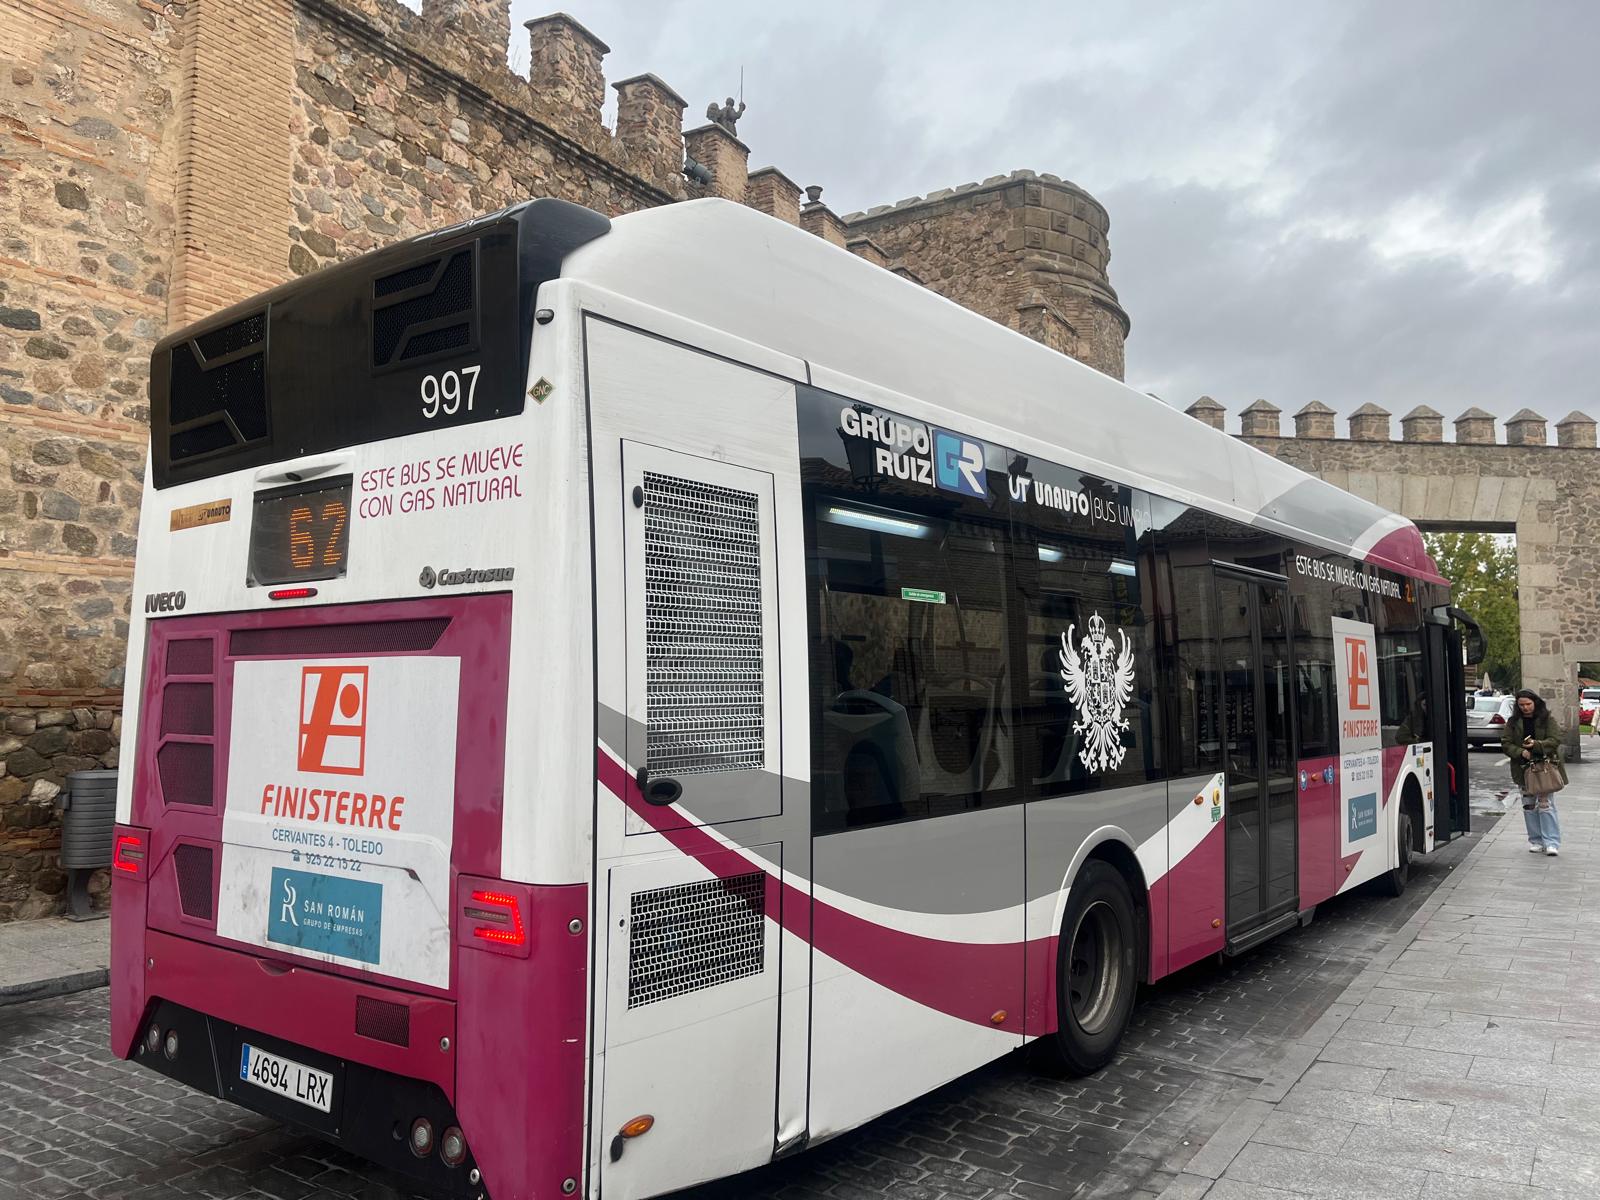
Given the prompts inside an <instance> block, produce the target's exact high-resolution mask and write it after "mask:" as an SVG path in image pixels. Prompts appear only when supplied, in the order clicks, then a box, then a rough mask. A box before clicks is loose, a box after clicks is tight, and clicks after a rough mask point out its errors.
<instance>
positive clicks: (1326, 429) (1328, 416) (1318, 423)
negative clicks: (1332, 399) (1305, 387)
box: [1294, 400, 1337, 438]
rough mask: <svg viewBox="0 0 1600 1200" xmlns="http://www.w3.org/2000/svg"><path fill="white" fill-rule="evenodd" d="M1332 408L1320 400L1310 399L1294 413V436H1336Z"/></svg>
mask: <svg viewBox="0 0 1600 1200" xmlns="http://www.w3.org/2000/svg"><path fill="white" fill-rule="evenodd" d="M1335 415H1336V414H1335V413H1334V411H1333V409H1331V408H1329V407H1328V406H1327V405H1326V404H1324V403H1322V401H1320V400H1312V401H1311V402H1309V403H1308V404H1307V405H1306V406H1305V407H1304V408H1302V409H1301V410H1300V411H1299V412H1297V413H1295V414H1294V435H1295V437H1310V438H1331V437H1334V436H1336V433H1337V431H1336V430H1335V429H1334V424H1333V419H1334V417H1335Z"/></svg>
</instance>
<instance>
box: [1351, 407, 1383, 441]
mask: <svg viewBox="0 0 1600 1200" xmlns="http://www.w3.org/2000/svg"><path fill="white" fill-rule="evenodd" d="M1389 417H1390V412H1389V410H1388V409H1387V408H1379V407H1378V406H1377V405H1376V404H1373V403H1371V402H1368V403H1366V404H1363V405H1362V406H1361V407H1360V408H1358V409H1356V410H1355V412H1353V413H1351V414H1350V437H1351V439H1352V440H1354V441H1358V442H1387V441H1389Z"/></svg>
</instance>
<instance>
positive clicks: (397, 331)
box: [372, 243, 478, 369]
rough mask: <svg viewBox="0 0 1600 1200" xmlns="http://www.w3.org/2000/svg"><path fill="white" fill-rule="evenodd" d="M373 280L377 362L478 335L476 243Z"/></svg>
mask: <svg viewBox="0 0 1600 1200" xmlns="http://www.w3.org/2000/svg"><path fill="white" fill-rule="evenodd" d="M476 245H477V243H473V244H472V245H470V246H463V247H462V248H461V249H459V250H457V251H455V252H454V253H453V254H449V255H441V256H440V257H438V258H435V259H430V260H428V261H427V262H424V263H417V264H415V265H413V266H409V267H406V268H405V269H404V270H401V271H395V272H393V273H391V274H389V275H384V276H382V277H381V278H379V279H375V280H373V281H372V365H373V367H374V368H379V369H381V368H383V367H392V366H396V365H398V364H400V363H403V362H411V361H414V360H416V359H421V358H427V357H428V356H430V355H433V354H438V353H440V352H441V351H444V350H464V349H466V348H467V347H469V346H471V345H472V344H473V343H474V342H475V341H476V340H477V318H478V313H477V297H478V291H477V283H476V278H475V276H476V271H475V267H476V262H475V258H474V248H475V246H476Z"/></svg>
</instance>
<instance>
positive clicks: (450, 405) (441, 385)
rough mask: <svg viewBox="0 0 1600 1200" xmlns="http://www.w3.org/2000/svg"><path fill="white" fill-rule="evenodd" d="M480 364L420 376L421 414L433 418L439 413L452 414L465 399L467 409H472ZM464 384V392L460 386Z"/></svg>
mask: <svg viewBox="0 0 1600 1200" xmlns="http://www.w3.org/2000/svg"><path fill="white" fill-rule="evenodd" d="M481 370H483V368H482V367H481V366H472V367H462V368H461V370H460V371H445V372H444V373H443V374H440V375H424V376H423V377H422V387H421V390H422V415H423V416H424V417H425V418H427V419H428V420H430V421H431V420H433V418H434V417H437V416H438V415H439V414H440V413H443V414H444V415H445V416H447V417H449V416H454V415H455V414H456V413H457V412H458V411H460V409H461V402H462V401H463V400H465V401H466V404H467V411H468V412H471V411H472V397H473V395H474V394H476V392H477V390H478V372H479V371H481ZM463 386H465V389H466V390H465V392H463V390H462V388H463Z"/></svg>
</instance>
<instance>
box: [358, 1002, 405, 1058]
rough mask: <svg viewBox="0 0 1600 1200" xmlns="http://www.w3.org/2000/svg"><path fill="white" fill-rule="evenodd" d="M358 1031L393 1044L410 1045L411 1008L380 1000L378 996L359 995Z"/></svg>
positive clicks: (365, 1035)
mask: <svg viewBox="0 0 1600 1200" xmlns="http://www.w3.org/2000/svg"><path fill="white" fill-rule="evenodd" d="M356 1032H357V1033H358V1034H360V1035H361V1036H362V1037H365V1038H372V1039H373V1040H374V1041H379V1042H388V1043H389V1044H390V1045H391V1046H409V1045H411V1010H410V1009H409V1008H407V1007H406V1006H405V1005H404V1004H395V1003H394V1002H393V1001H390V1000H379V999H378V998H377V997H376V996H357V997H356Z"/></svg>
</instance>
